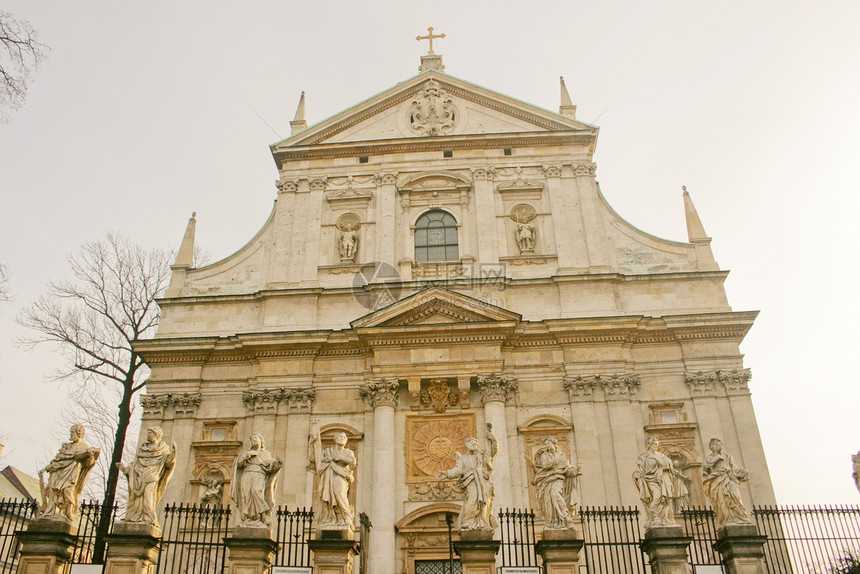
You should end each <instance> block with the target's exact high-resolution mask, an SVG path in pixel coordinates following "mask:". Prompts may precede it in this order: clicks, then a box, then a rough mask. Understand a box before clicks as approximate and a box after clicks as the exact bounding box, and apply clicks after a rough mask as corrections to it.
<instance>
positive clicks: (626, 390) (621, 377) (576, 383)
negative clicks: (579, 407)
mask: <svg viewBox="0 0 860 574" xmlns="http://www.w3.org/2000/svg"><path fill="white" fill-rule="evenodd" d="M640 386H642V381H641V380H640V379H639V375H636V374H633V373H624V374H614V375H578V376H575V377H565V378H564V388H565V389H567V390H568V392H569V393H570V398H571V400H572V401H576V402H588V401H592V400H594V389H596V388H598V387H599V388H600V389H602V390H603V396H604V398H605V399H606V400H624V399H628V400H630V399H635V398H636V393H637V391H638V390H639V387H640Z"/></svg>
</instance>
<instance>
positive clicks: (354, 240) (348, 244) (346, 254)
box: [337, 229, 358, 263]
mask: <svg viewBox="0 0 860 574" xmlns="http://www.w3.org/2000/svg"><path fill="white" fill-rule="evenodd" d="M337 249H338V251H339V252H340V260H341V261H343V262H349V263H352V262H354V261H355V254H356V251H357V250H358V234H357V233H356V232H355V231H354V230H351V229H350V230H347V231H343V232H341V234H340V241H339V242H338V245H337Z"/></svg>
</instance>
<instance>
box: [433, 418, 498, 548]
mask: <svg viewBox="0 0 860 574" xmlns="http://www.w3.org/2000/svg"><path fill="white" fill-rule="evenodd" d="M466 450H467V452H466V454H460V453H459V452H458V453H457V462H456V464H455V465H454V468H451V469H448V470H443V471H442V472H440V473H439V476H438V477H437V478H438V479H439V480H443V479H451V478H456V479H457V486H458V487H459V489H460V490H461V491H463V508H462V510H461V511H460V515H459V516H458V517H457V524H456V527H457V530H458V531H460V532H463V531H466V530H481V531H488V530H489V531H492V530H494V529H495V528H496V526H498V521H497V520H496V517H495V514H494V513H493V496H494V493H493V458H494V457H495V456H496V453H497V452H498V451H499V445H498V441H497V440H496V435H494V434H493V425H491V424H489V423H487V448H486V449H484V450H479V445H478V439H476V438H470V439H468V440H467V441H466Z"/></svg>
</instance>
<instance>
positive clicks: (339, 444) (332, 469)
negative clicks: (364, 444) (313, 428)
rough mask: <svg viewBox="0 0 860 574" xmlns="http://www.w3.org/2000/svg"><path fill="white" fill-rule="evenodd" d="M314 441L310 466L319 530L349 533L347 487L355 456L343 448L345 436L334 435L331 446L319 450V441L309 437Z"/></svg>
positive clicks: (351, 514)
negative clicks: (312, 466)
mask: <svg viewBox="0 0 860 574" xmlns="http://www.w3.org/2000/svg"><path fill="white" fill-rule="evenodd" d="M311 440H312V441H314V445H313V446H314V449H313V455H312V457H313V462H314V463H315V468H316V474H317V477H319V483H318V485H317V493H318V494H319V498H320V503H321V504H320V521H319V528H320V529H321V530H352V529H353V524H354V522H355V511H354V509H353V508H352V506H351V505H350V503H349V485H350V484H352V482H353V480H355V479H354V477H353V473H352V469H353V468H355V465H356V459H355V453H354V452H352V450H350V449H348V448H346V444H347V437H346V433H342V432H339V433H335V435H334V446H330V447H328V448H325V449H323V448H322V444H321V437H320V436H319V433H317V436H312V437H311ZM392 496H393V493H392Z"/></svg>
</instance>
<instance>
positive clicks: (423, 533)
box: [394, 502, 460, 574]
mask: <svg viewBox="0 0 860 574" xmlns="http://www.w3.org/2000/svg"><path fill="white" fill-rule="evenodd" d="M448 513H450V514H451V519H452V524H453V523H455V522H456V520H457V516H458V515H459V514H460V504H459V503H451V502H439V503H435V504H428V505H427V506H422V507H421V508H419V509H417V510H414V511H412V512H410V513H409V514H407V515H406V516H404V517H403V518H401V519H400V521H399V522H397V524H395V525H394V527H395V529H396V530H397V532H398V533H399V534H400V550H401V552H400V556H401V560H402V561H403V562H402V563H401V566H400V568H399V569H398V572H405V573H406V574H415V564H416V562H422V561H425V560H432V561H442V560H448V525H447V523H446V515H447V514H448ZM451 535H452V538H453V539H454V541H455V542H456V541H458V540H459V539H460V536H459V533H458V532H457V529H456V528H452V531H451ZM446 572H447V570H446Z"/></svg>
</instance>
